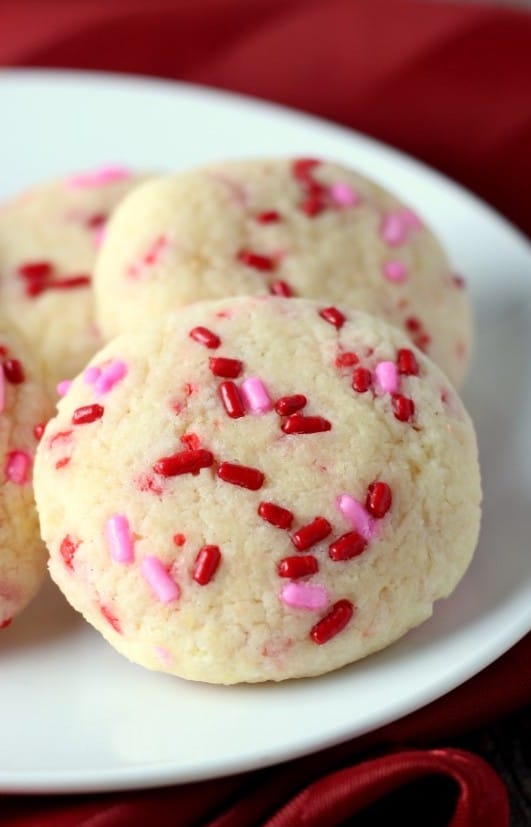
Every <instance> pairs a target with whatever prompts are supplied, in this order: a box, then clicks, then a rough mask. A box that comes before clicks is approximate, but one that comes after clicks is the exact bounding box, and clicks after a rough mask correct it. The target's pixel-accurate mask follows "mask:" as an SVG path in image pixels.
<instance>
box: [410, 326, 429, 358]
mask: <svg viewBox="0 0 531 827" xmlns="http://www.w3.org/2000/svg"><path fill="white" fill-rule="evenodd" d="M413 342H414V344H416V346H417V347H418V349H419V350H422V352H423V353H425V352H426V348H427V347H428V345H429V344H430V342H431V336H430V335H429V333H426V332H425V331H423V332H422V333H419V335H418V336H415V338H414V339H413Z"/></svg>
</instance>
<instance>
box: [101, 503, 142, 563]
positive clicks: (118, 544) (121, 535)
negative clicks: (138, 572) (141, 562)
mask: <svg viewBox="0 0 531 827" xmlns="http://www.w3.org/2000/svg"><path fill="white" fill-rule="evenodd" d="M105 535H106V537H107V544H108V546H109V550H110V552H111V557H112V558H113V560H116V562H117V563H132V562H133V560H134V556H135V550H134V543H133V538H132V536H131V531H130V529H129V523H128V521H127V517H124V516H123V514H114V515H113V516H112V517H109V519H108V520H107V522H106V524H105Z"/></svg>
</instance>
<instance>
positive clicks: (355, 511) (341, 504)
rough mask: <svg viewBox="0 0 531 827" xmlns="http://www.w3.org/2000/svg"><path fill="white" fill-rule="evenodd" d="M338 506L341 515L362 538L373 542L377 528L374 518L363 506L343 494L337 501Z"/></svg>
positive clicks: (348, 495)
mask: <svg viewBox="0 0 531 827" xmlns="http://www.w3.org/2000/svg"><path fill="white" fill-rule="evenodd" d="M336 505H337V507H338V509H339V510H340V511H341V513H342V514H343V515H344V516H345V517H346V518H347V520H348V521H349V522H350V523H351V525H352V528H355V529H356V531H358V532H359V533H360V534H361V536H362V537H364V538H365V539H366V540H371V539H372V538H373V537H374V536H375V534H376V526H375V523H374V520H373V518H372V517H371V516H370V514H368V513H367V511H366V510H365V506H363V505H362V503H360V502H359V501H358V500H355V499H354V497H351V496H350V494H341V496H340V497H338V498H337V500H336Z"/></svg>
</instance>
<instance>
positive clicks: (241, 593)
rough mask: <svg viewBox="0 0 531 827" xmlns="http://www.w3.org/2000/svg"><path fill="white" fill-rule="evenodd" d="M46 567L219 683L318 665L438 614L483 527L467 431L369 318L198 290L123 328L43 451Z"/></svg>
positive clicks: (330, 665)
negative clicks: (172, 307) (201, 298)
mask: <svg viewBox="0 0 531 827" xmlns="http://www.w3.org/2000/svg"><path fill="white" fill-rule="evenodd" d="M35 484H36V497H37V502H38V508H39V513H40V518H41V529H42V533H43V537H44V539H45V541H46V543H47V545H48V549H49V552H50V572H51V575H52V577H53V579H54V580H55V581H56V583H57V584H58V585H59V587H60V588H61V589H62V591H63V592H64V594H65V595H66V597H67V598H68V600H69V601H70V602H71V603H72V605H73V606H74V607H75V608H76V609H78V610H79V611H80V612H82V613H83V615H84V616H85V618H86V619H87V620H88V621H89V622H90V623H92V624H93V625H94V626H95V627H96V628H97V629H99V631H100V632H101V633H102V634H103V635H104V637H105V638H107V640H108V641H109V642H110V643H111V644H112V645H113V646H114V647H116V649H118V651H120V652H121V653H122V654H124V655H125V656H126V657H128V658H130V659H131V660H133V661H136V662H137V663H140V664H142V665H143V666H146V667H148V668H149V669H155V670H161V671H164V672H169V673H172V674H175V675H179V676H182V677H185V678H191V679H195V680H200V681H209V682H214V683H227V684H230V683H236V682H239V681H251V682H252V681H265V680H274V681H279V680H283V679H285V678H294V677H302V676H306V675H318V674H320V673H323V672H328V671H329V670H332V669H336V668H338V667H340V666H343V665H344V664H347V663H350V662H352V661H355V660H357V659H358V658H361V657H364V656H365V655H368V654H369V653H370V652H374V651H376V650H377V649H381V648H382V647H384V646H387V645H388V644H389V643H391V642H392V641H394V640H396V638H398V637H400V636H401V635H403V634H404V633H405V632H407V630H408V629H410V628H411V627H412V626H416V625H417V624H418V623H421V622H422V621H423V620H425V619H426V618H428V617H429V616H430V615H431V613H432V606H433V602H434V601H435V600H437V599H439V598H441V597H445V596H447V595H448V594H449V593H450V592H451V591H452V589H453V588H454V587H455V585H456V583H457V582H458V580H459V579H460V578H461V576H462V575H463V573H464V571H465V569H466V568H467V565H468V563H469V561H470V558H471V555H472V552H473V550H474V547H475V545H476V540H477V535H478V526H479V516H480V508H479V505H480V480H479V470H478V460H477V451H476V441H475V436H474V429H473V427H472V424H471V422H470V419H469V417H468V415H467V413H466V411H465V410H464V408H463V405H462V403H461V402H460V400H459V398H458V397H457V395H456V393H455V391H454V390H453V389H452V387H451V385H450V383H449V381H448V379H447V378H446V377H445V376H444V374H443V373H442V371H440V370H439V368H437V367H436V366H435V365H434V364H433V363H432V362H431V361H430V360H429V359H427V358H426V357H425V356H424V355H423V354H422V353H421V352H420V351H419V350H417V349H416V348H414V347H412V346H411V344H410V342H409V340H408V339H407V337H406V336H405V335H404V334H403V333H402V332H400V331H399V330H397V329H396V328H393V327H391V326H390V325H388V324H386V323H385V322H383V321H382V320H379V319H376V318H373V317H371V316H368V315H366V314H364V313H358V312H355V311H351V310H347V309H344V308H338V307H323V306H322V305H319V304H317V303H315V302H312V301H308V300H302V299H282V298H267V297H264V298H257V297H240V298H233V299H228V300H224V301H219V302H205V303H198V304H195V305H191V306H190V307H187V308H182V309H181V310H180V311H177V312H174V313H173V314H169V315H166V316H165V317H162V318H161V319H160V320H158V322H156V323H155V325H152V326H151V327H148V328H145V329H143V330H141V331H138V332H137V333H132V334H125V335H123V336H121V337H118V338H117V339H115V340H114V341H113V342H111V343H110V344H109V345H108V346H107V347H106V348H104V349H103V350H102V351H101V352H100V353H99V354H97V356H96V357H94V359H93V361H92V362H91V364H90V366H89V367H87V369H86V370H85V371H84V373H83V374H82V375H81V376H79V377H78V378H77V379H76V380H75V381H74V383H73V384H72V386H71V388H70V390H69V391H68V393H67V394H66V396H65V397H64V398H63V399H62V400H61V402H60V403H59V406H58V414H57V416H56V417H55V419H53V420H52V421H51V422H50V423H49V425H48V428H47V431H46V435H45V437H44V439H43V440H42V442H41V444H40V446H39V449H38V455H37V460H36V475H35Z"/></svg>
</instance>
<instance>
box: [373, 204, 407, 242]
mask: <svg viewBox="0 0 531 827" xmlns="http://www.w3.org/2000/svg"><path fill="white" fill-rule="evenodd" d="M407 233H408V225H407V223H406V222H405V221H404V219H403V217H402V213H400V212H390V213H387V215H385V216H384V218H383V221H382V224H381V227H380V236H381V238H382V239H383V241H385V243H386V244H389V246H390V247H397V246H398V245H400V244H403V243H404V241H405V240H406V238H407Z"/></svg>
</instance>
